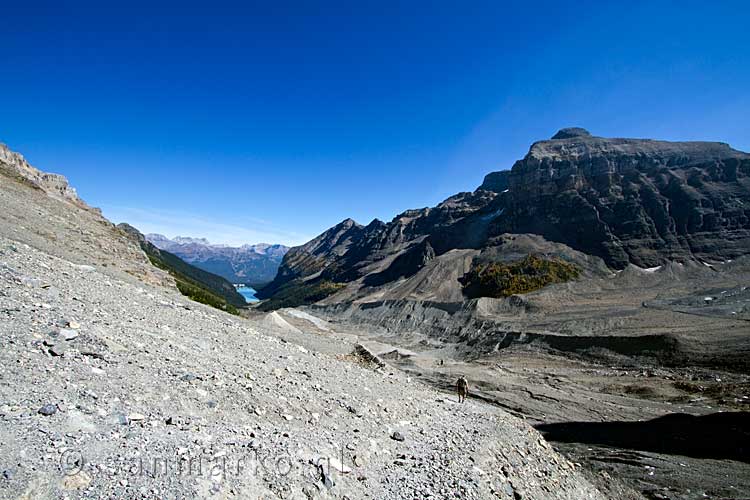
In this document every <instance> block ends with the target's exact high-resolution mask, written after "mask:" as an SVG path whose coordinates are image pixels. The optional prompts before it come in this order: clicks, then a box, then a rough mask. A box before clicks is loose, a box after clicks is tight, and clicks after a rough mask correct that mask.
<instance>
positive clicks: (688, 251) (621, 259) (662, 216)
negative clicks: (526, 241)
mask: <svg viewBox="0 0 750 500" xmlns="http://www.w3.org/2000/svg"><path fill="white" fill-rule="evenodd" d="M508 189H509V191H508V194H507V197H506V198H505V203H506V207H507V211H506V214H505V216H504V217H502V218H498V219H497V220H496V223H495V224H494V225H493V234H502V233H534V234H540V235H543V236H544V237H546V238H548V239H550V240H553V241H559V242H562V243H566V244H568V245H570V246H571V247H573V248H576V249H578V250H581V251H584V252H586V253H589V254H593V255H597V256H600V257H602V258H603V259H604V260H605V261H606V262H607V263H608V264H610V265H611V266H613V267H616V268H623V267H624V266H625V265H627V264H628V263H633V264H636V265H638V266H641V267H652V266H657V265H660V264H662V263H664V262H665V261H667V260H676V261H685V260H689V259H694V258H697V259H701V260H727V259H731V258H733V257H737V256H738V255H742V254H744V253H747V252H748V250H749V249H750V155H748V154H746V153H742V152H740V151H736V150H734V149H732V148H730V147H729V146H728V145H727V144H723V143H717V142H665V141H654V140H648V139H605V138H601V137H593V136H591V135H590V134H589V133H588V132H586V131H584V130H583V129H563V130H561V131H560V132H558V133H557V134H556V135H555V136H554V137H553V138H552V140H549V141H541V142H537V143H536V144H534V145H533V146H532V147H531V150H530V151H529V153H528V154H527V155H526V157H525V158H524V159H523V160H520V161H518V162H516V164H515V165H514V166H513V168H512V170H511V171H510V174H509V179H508Z"/></svg>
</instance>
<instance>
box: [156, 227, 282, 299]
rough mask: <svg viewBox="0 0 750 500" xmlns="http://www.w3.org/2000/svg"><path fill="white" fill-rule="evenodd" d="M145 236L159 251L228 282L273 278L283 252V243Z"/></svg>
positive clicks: (267, 280) (268, 280)
mask: <svg viewBox="0 0 750 500" xmlns="http://www.w3.org/2000/svg"><path fill="white" fill-rule="evenodd" d="M146 239H147V240H148V241H149V242H151V243H152V244H154V245H155V246H156V247H158V248H159V249H161V250H166V251H168V252H170V253H173V254H174V255H177V256H178V257H179V258H181V259H182V260H184V261H185V262H188V263H190V264H192V265H194V266H196V267H198V268H200V269H203V270H204V271H208V272H210V273H213V274H218V275H219V276H222V277H224V278H226V279H227V280H229V281H230V282H232V283H244V284H249V285H254V286H258V285H261V284H266V283H268V282H270V281H271V280H273V278H274V276H276V272H277V270H278V268H279V265H280V264H281V260H282V258H283V257H284V254H286V252H287V251H288V250H289V248H288V247H286V246H284V245H269V244H267V243H259V244H257V245H243V246H241V247H230V246H226V245H212V244H211V243H209V241H208V240H207V239H205V238H186V237H180V236H177V237H176V238H172V239H170V238H167V237H166V236H163V235H161V234H147V235H146Z"/></svg>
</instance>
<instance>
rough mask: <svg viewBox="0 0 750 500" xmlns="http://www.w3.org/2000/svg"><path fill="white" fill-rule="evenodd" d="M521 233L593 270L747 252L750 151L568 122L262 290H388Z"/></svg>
mask: <svg viewBox="0 0 750 500" xmlns="http://www.w3.org/2000/svg"><path fill="white" fill-rule="evenodd" d="M516 235H538V236H540V237H541V238H542V240H546V242H544V243H531V244H530V246H529V248H527V249H526V251H527V252H528V253H532V252H535V251H538V248H537V247H539V246H540V245H541V246H542V247H545V250H546V251H547V252H549V253H550V254H551V255H555V256H560V255H563V254H567V255H570V254H571V252H578V253H579V254H581V256H582V257H581V258H582V259H584V260H588V261H589V262H587V263H585V264H586V265H585V266H584V268H585V269H586V270H588V271H592V272H599V271H601V269H602V265H601V264H600V263H597V262H594V261H592V260H591V257H593V258H599V259H602V261H603V263H604V264H606V265H607V266H609V267H611V268H615V269H622V268H624V267H626V266H627V265H628V264H634V265H637V266H640V267H643V268H650V267H655V266H658V265H661V264H665V263H667V262H670V261H676V262H690V261H693V262H695V261H710V262H716V261H724V260H728V259H732V258H735V257H738V256H740V255H744V254H747V253H750V155H748V154H746V153H742V152H740V151H736V150H733V149H732V148H730V147H729V146H728V145H726V144H723V143H709V142H665V141H653V140H647V139H606V138H600V137H593V136H591V135H590V134H589V133H588V132H586V131H585V130H583V129H563V130H561V131H560V132H558V133H557V134H556V135H555V136H554V137H553V138H552V139H550V140H547V141H540V142H537V143H535V144H534V145H532V147H531V149H530V151H529V153H528V154H527V155H526V157H525V158H524V159H522V160H520V161H518V162H516V164H515V165H514V166H513V168H512V169H511V170H510V171H504V172H494V173H491V174H489V175H488V176H487V177H486V179H485V181H484V183H483V184H482V185H481V186H480V187H479V188H478V189H477V190H476V191H474V192H473V193H460V194H457V195H456V196H453V197H451V198H449V199H447V200H445V201H444V202H443V203H441V204H440V205H438V206H437V207H434V208H425V209H421V210H409V211H406V212H404V213H402V214H401V215H398V216H397V217H395V218H394V219H393V220H392V221H391V222H389V223H387V224H386V223H383V222H380V221H377V220H375V221H373V222H372V223H370V224H369V225H367V226H361V225H359V224H357V223H355V222H354V221H352V220H350V219H347V220H345V221H344V222H342V223H340V224H339V225H337V226H335V227H333V228H331V229H329V230H328V231H326V232H325V233H323V234H321V235H320V236H318V237H317V238H315V239H314V240H312V241H310V242H309V243H307V244H305V245H302V246H300V247H295V248H292V249H291V250H290V251H289V252H288V254H287V255H286V256H285V258H284V261H283V262H282V264H281V266H280V268H279V272H278V274H277V276H276V278H275V279H274V281H273V282H272V283H271V284H270V285H269V286H268V287H266V288H265V289H264V290H262V293H261V297H265V298H268V297H274V296H279V294H281V295H284V294H286V295H290V294H293V293H296V292H294V291H293V289H294V288H297V289H299V288H304V287H310V286H313V285H314V284H315V283H316V282H320V281H329V282H332V283H345V284H347V285H348V286H347V287H346V289H345V290H344V291H340V292H338V293H337V294H336V296H335V297H338V298H340V299H341V300H351V299H352V298H353V297H355V298H358V299H361V298H362V297H363V296H366V295H369V296H375V295H377V294H378V293H379V294H380V295H381V296H386V297H388V296H390V295H389V290H390V289H391V288H392V286H391V285H394V284H395V283H398V282H399V281H400V280H403V279H409V278H411V277H413V276H415V275H416V274H417V273H419V272H420V270H422V269H426V268H428V267H430V264H429V263H430V262H431V261H434V260H436V259H441V258H442V259H443V261H444V263H445V264H446V265H448V264H447V262H448V261H451V262H460V266H463V267H462V268H461V269H462V272H466V271H465V270H463V269H464V267H465V265H466V262H465V260H461V259H458V260H457V259H455V258H454V256H455V254H456V252H459V253H462V255H464V256H468V258H469V259H474V260H476V261H480V262H481V261H490V260H493V259H494V260H499V261H505V260H508V259H509V258H511V257H514V258H517V257H519V255H520V256H523V249H522V248H520V245H519V244H518V243H517V242H516V243H513V241H514V240H515V239H516V238H517V237H518V236H516ZM520 238H521V240H523V241H530V240H528V237H527V236H523V237H520ZM509 250H512V251H509ZM451 254H454V255H451ZM585 256H589V257H585ZM435 286H440V287H443V288H445V289H446V292H445V293H444V292H441V291H438V289H437V288H435V289H433V291H434V292H435V293H434V295H435V296H434V300H455V299H456V297H455V295H456V292H455V290H456V287H457V286H458V285H457V284H456V283H454V284H453V287H446V286H445V285H443V284H437V283H436V284H435ZM448 289H450V290H448ZM423 291H425V289H424V288H423ZM334 300H335V299H334Z"/></svg>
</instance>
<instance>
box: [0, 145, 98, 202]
mask: <svg viewBox="0 0 750 500" xmlns="http://www.w3.org/2000/svg"><path fill="white" fill-rule="evenodd" d="M0 169H2V170H4V171H5V172H6V174H9V175H11V176H15V177H17V178H18V179H20V180H23V181H24V182H26V183H28V184H30V185H31V186H33V187H35V188H37V189H40V190H42V191H44V192H45V193H47V194H48V195H50V196H52V197H53V198H57V199H59V200H63V201H67V202H70V203H73V204H75V205H77V206H79V207H81V208H86V209H91V207H89V206H88V205H86V203H84V202H83V200H81V199H80V198H79V197H78V193H76V190H75V189H74V188H72V187H71V186H70V184H68V179H66V178H65V177H64V176H62V175H60V174H51V173H48V172H42V171H41V170H38V169H36V168H34V167H33V166H31V165H30V164H29V162H28V161H26V158H24V157H23V156H22V155H21V154H19V153H16V152H15V151H11V150H10V149H9V148H8V147H7V146H6V145H5V144H2V143H0Z"/></svg>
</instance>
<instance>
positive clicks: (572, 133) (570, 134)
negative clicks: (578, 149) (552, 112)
mask: <svg viewBox="0 0 750 500" xmlns="http://www.w3.org/2000/svg"><path fill="white" fill-rule="evenodd" d="M574 137H591V133H590V132H589V131H588V130H586V129H585V128H581V127H568V128H562V129H560V130H558V131H557V133H556V134H555V135H553V136H552V140H555V139H572V138H574Z"/></svg>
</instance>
